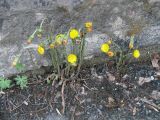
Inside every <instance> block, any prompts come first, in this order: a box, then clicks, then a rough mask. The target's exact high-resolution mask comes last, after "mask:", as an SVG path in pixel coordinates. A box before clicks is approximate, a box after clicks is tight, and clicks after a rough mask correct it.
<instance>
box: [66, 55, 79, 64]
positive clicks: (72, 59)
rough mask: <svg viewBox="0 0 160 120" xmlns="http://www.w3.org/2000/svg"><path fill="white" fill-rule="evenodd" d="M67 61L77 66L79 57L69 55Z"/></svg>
mask: <svg viewBox="0 0 160 120" xmlns="http://www.w3.org/2000/svg"><path fill="white" fill-rule="evenodd" d="M67 61H68V62H69V63H71V64H76V62H77V56H76V55H75V54H69V55H68V57H67Z"/></svg>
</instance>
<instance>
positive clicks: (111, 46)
mask: <svg viewBox="0 0 160 120" xmlns="http://www.w3.org/2000/svg"><path fill="white" fill-rule="evenodd" d="M134 37H135V35H134V34H133V35H132V36H131V38H130V41H129V46H128V49H127V50H125V51H124V50H123V49H122V47H121V46H120V45H118V44H117V43H115V42H114V41H113V40H112V39H110V40H108V41H107V42H105V43H103V44H102V45H101V47H100V50H101V51H102V52H103V53H104V54H106V55H107V56H108V57H110V58H115V60H116V67H117V70H121V68H124V66H123V65H124V63H125V62H126V61H129V60H130V59H131V54H132V56H133V57H134V58H135V59H138V58H139V57H140V51H139V50H138V48H137V47H136V46H135V44H134Z"/></svg>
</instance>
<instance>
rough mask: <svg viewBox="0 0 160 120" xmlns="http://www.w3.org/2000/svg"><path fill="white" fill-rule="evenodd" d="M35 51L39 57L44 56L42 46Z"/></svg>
mask: <svg viewBox="0 0 160 120" xmlns="http://www.w3.org/2000/svg"><path fill="white" fill-rule="evenodd" d="M37 51H38V53H39V54H40V55H43V54H44V48H43V47H42V46H40V45H39V46H38V49H37Z"/></svg>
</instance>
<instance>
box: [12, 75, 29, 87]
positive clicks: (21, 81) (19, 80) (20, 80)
mask: <svg viewBox="0 0 160 120" xmlns="http://www.w3.org/2000/svg"><path fill="white" fill-rule="evenodd" d="M15 81H16V84H17V85H19V86H20V88H21V89H24V88H26V87H27V84H28V78H27V76H19V75H18V76H17V77H16V78H15Z"/></svg>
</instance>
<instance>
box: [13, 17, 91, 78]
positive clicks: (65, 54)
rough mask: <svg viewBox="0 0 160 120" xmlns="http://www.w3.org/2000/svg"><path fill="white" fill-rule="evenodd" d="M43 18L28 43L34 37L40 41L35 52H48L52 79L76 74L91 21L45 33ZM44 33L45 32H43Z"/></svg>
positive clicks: (16, 60)
mask: <svg viewBox="0 0 160 120" xmlns="http://www.w3.org/2000/svg"><path fill="white" fill-rule="evenodd" d="M45 20H47V19H44V20H43V21H42V22H41V24H40V26H39V27H37V28H36V30H35V31H34V32H33V33H32V34H31V35H30V36H29V38H28V39H27V43H28V44H32V42H33V41H34V39H35V37H38V38H39V39H41V40H40V42H39V43H38V44H37V53H38V54H39V55H40V56H43V55H45V54H48V55H49V56H50V58H51V61H52V65H53V74H54V77H53V79H62V78H68V77H71V76H77V75H78V74H79V71H80V69H81V65H82V63H83V59H84V51H85V49H84V48H85V45H86V40H85V38H86V34H87V33H89V32H91V31H92V26H93V25H92V22H90V21H89V22H86V23H84V25H83V27H82V28H80V29H77V28H71V29H69V30H68V31H67V32H65V33H58V34H57V35H54V34H53V33H52V31H49V32H48V33H46V31H45V29H43V28H44V27H43V24H44V22H45ZM44 33H46V34H44ZM20 56H21V55H18V57H17V58H15V60H14V61H13V63H12V64H13V66H17V64H18V63H19V61H20Z"/></svg>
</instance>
